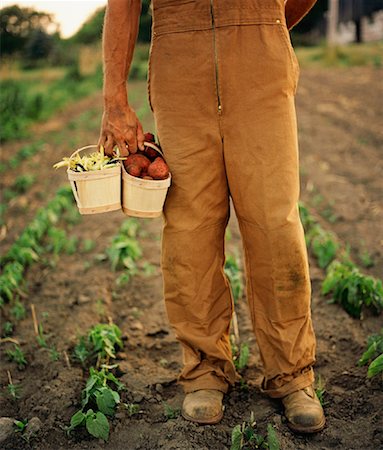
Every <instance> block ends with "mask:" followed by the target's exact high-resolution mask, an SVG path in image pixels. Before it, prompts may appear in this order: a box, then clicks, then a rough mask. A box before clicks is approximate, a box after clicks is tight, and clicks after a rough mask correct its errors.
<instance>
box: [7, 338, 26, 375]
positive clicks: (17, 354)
mask: <svg viewBox="0 0 383 450" xmlns="http://www.w3.org/2000/svg"><path fill="white" fill-rule="evenodd" d="M6 355H7V357H8V359H9V361H11V362H12V361H13V362H15V363H16V364H17V367H18V368H19V369H24V368H25V367H26V365H27V364H28V363H27V360H26V359H25V355H24V352H23V351H22V350H21V348H20V347H19V346H18V345H16V344H14V346H13V350H7V351H6Z"/></svg>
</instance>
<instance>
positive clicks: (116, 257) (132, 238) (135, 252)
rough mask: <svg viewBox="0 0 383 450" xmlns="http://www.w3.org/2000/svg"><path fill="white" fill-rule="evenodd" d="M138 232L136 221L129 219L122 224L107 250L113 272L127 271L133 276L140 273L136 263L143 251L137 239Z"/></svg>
mask: <svg viewBox="0 0 383 450" xmlns="http://www.w3.org/2000/svg"><path fill="white" fill-rule="evenodd" d="M137 232H138V222H137V221H136V220H134V219H128V220H126V221H125V222H124V223H123V224H122V226H121V228H120V230H119V233H118V234H117V236H115V237H114V238H113V240H112V243H111V245H110V246H109V247H108V248H107V250H106V254H107V257H108V258H109V260H110V262H111V265H112V270H118V269H127V270H128V271H129V272H130V273H131V274H132V275H134V274H136V273H137V272H138V269H137V266H136V261H137V260H138V259H139V258H141V256H142V249H141V247H140V245H139V243H138V241H137V239H136V236H137Z"/></svg>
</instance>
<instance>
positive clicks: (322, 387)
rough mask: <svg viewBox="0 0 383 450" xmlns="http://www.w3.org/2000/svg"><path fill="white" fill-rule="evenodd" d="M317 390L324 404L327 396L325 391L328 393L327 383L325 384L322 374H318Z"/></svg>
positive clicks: (321, 402)
mask: <svg viewBox="0 0 383 450" xmlns="http://www.w3.org/2000/svg"><path fill="white" fill-rule="evenodd" d="M315 392H316V394H317V397H318V399H319V401H320V404H321V405H322V406H324V405H325V399H324V396H325V393H326V388H325V384H324V382H323V380H322V377H321V376H320V375H318V379H317V382H316V389H315Z"/></svg>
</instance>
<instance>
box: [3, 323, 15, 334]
mask: <svg viewBox="0 0 383 450" xmlns="http://www.w3.org/2000/svg"><path fill="white" fill-rule="evenodd" d="M12 334H13V323H12V322H9V321H7V322H4V323H3V335H4V336H12Z"/></svg>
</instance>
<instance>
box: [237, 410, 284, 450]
mask: <svg viewBox="0 0 383 450" xmlns="http://www.w3.org/2000/svg"><path fill="white" fill-rule="evenodd" d="M241 449H244V450H245V449H246V450H250V449H268V450H280V445H279V441H278V438H277V435H276V432H275V429H274V427H273V426H272V425H271V424H268V425H267V436H266V437H263V436H262V435H260V434H258V433H257V424H256V421H255V420H254V412H253V411H251V413H250V420H249V421H244V422H243V423H242V424H241V425H236V426H235V427H234V428H233V430H232V433H231V447H230V450H241Z"/></svg>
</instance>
